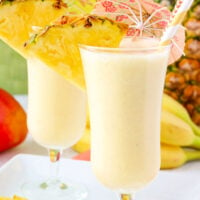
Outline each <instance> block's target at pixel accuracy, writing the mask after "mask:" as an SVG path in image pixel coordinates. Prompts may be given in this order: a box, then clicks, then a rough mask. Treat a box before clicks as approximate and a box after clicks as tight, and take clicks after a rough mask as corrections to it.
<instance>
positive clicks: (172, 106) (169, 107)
mask: <svg viewBox="0 0 200 200" xmlns="http://www.w3.org/2000/svg"><path fill="white" fill-rule="evenodd" d="M162 109H163V110H166V111H168V112H170V113H173V114H174V115H176V116H177V117H179V118H180V119H182V120H183V121H185V122H186V123H188V124H189V125H190V126H191V128H192V130H193V131H194V133H195V134H196V135H199V136H200V127H198V126H197V125H196V124H195V123H194V122H193V121H192V119H191V118H190V116H189V114H188V111H187V110H186V109H185V108H184V107H183V106H182V105H181V104H180V103H179V102H178V101H176V100H175V99H173V98H172V97H170V96H169V95H167V94H163V102H162Z"/></svg>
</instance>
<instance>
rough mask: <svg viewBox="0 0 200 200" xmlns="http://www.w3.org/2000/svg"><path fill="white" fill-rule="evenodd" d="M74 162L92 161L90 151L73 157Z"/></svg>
mask: <svg viewBox="0 0 200 200" xmlns="http://www.w3.org/2000/svg"><path fill="white" fill-rule="evenodd" d="M73 159H74V160H84V161H90V151H86V152H84V153H81V154H79V155H77V156H75V157H73Z"/></svg>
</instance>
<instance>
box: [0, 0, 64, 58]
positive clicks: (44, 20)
mask: <svg viewBox="0 0 200 200" xmlns="http://www.w3.org/2000/svg"><path fill="white" fill-rule="evenodd" d="M66 12H67V4H65V3H64V2H63V1H62V0H1V1H0V39H2V40H3V41H4V42H6V43H7V44H8V45H10V46H11V47H12V48H13V49H15V50H16V51H18V52H19V53H20V54H21V55H22V56H24V57H26V52H25V49H24V47H23V44H24V42H25V41H27V40H28V38H29V33H30V32H32V26H45V25H47V24H49V23H50V22H51V21H52V20H55V19H57V18H58V17H60V16H62V15H63V14H64V13H66Z"/></svg>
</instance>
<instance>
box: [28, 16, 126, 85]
mask: <svg viewBox="0 0 200 200" xmlns="http://www.w3.org/2000/svg"><path fill="white" fill-rule="evenodd" d="M127 29H128V26H127V25H125V24H121V23H118V22H114V21H112V20H110V19H108V18H106V17H99V16H95V15H84V16H70V15H69V16H62V17H61V18H60V19H58V20H57V21H56V22H54V23H52V24H51V25H50V26H47V27H46V28H45V29H43V30H41V31H38V33H36V34H34V35H33V36H32V37H31V39H30V40H29V41H28V42H27V43H26V46H27V48H26V49H27V50H28V51H29V56H31V57H35V58H37V59H39V60H41V61H42V62H44V63H45V64H47V65H48V66H50V67H52V68H53V69H54V70H56V71H57V72H58V73H60V74H61V75H62V76H64V77H65V78H66V79H67V80H69V81H71V82H72V83H75V84H77V85H78V86H79V87H83V88H84V89H85V81H84V75H83V67H82V62H81V57H80V52H79V48H78V44H85V45H93V46H94V45H95V46H104V47H118V46H119V43H120V41H121V40H122V37H123V36H124V35H125V34H126V32H127Z"/></svg>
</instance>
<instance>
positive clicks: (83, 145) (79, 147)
mask: <svg viewBox="0 0 200 200" xmlns="http://www.w3.org/2000/svg"><path fill="white" fill-rule="evenodd" d="M72 149H73V150H75V151H77V152H78V153H83V152H85V151H88V150H90V128H87V127H86V129H85V132H84V134H83V136H82V138H81V139H80V140H79V141H78V142H77V143H76V144H75V145H74V146H73V147H72Z"/></svg>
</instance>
